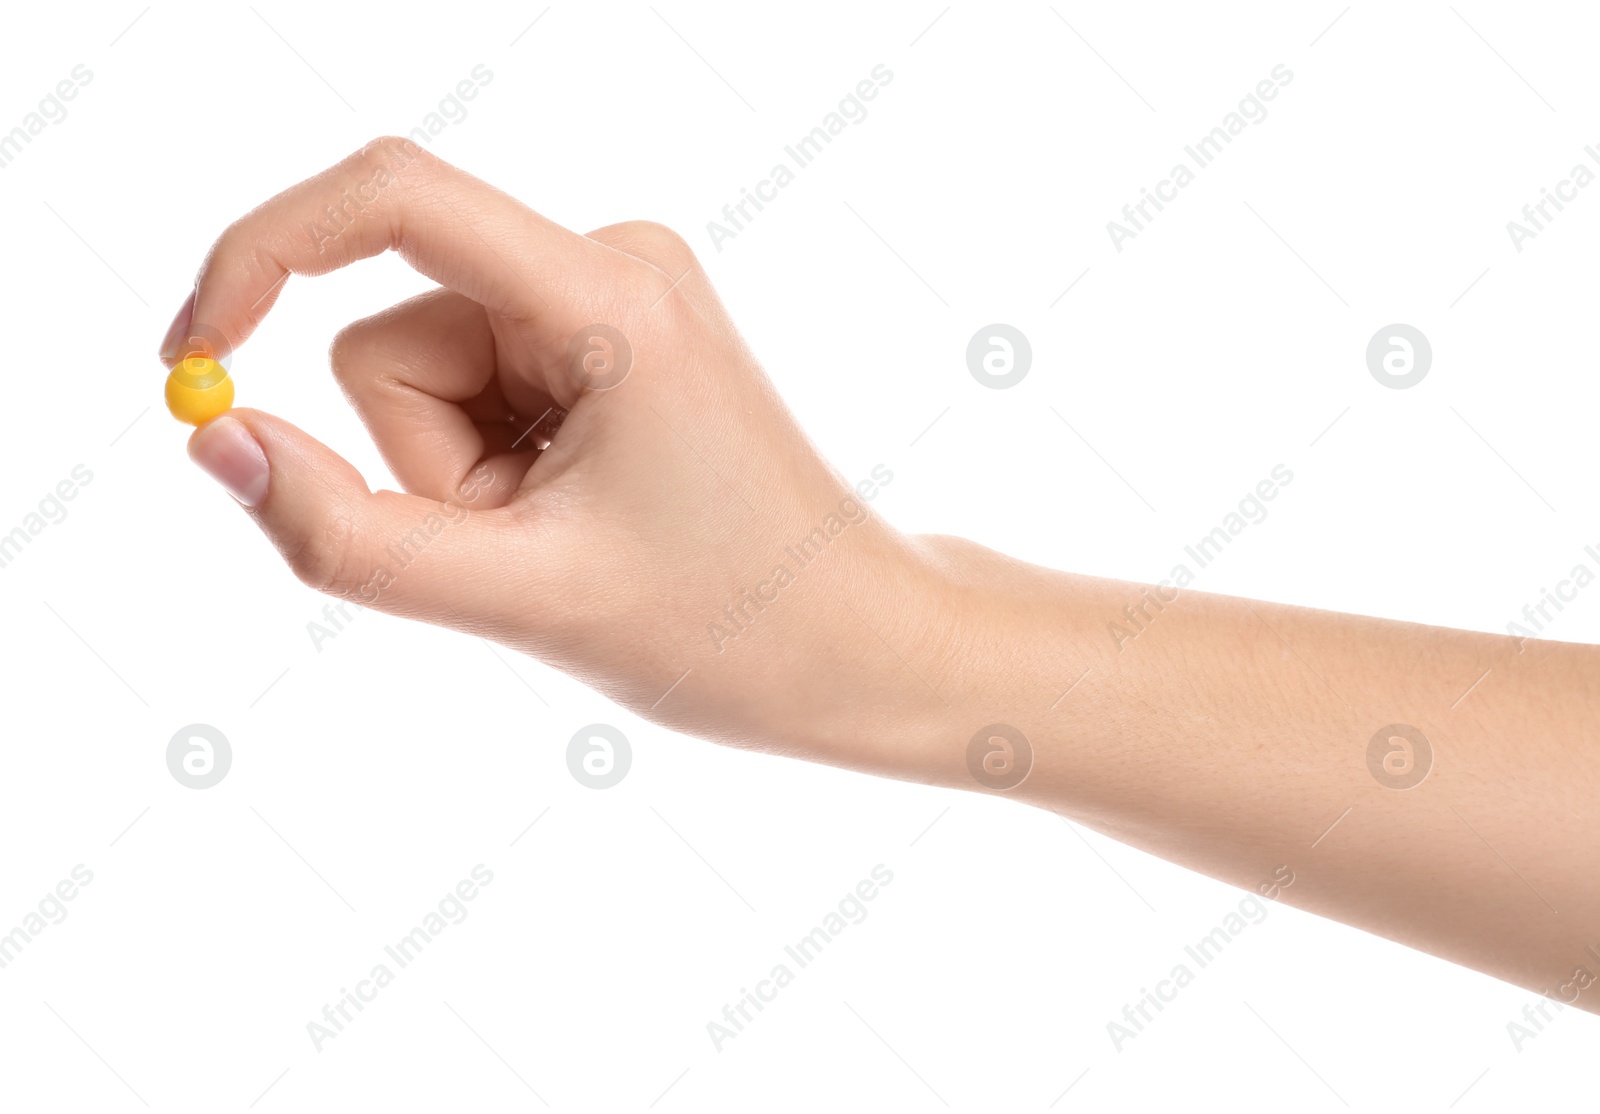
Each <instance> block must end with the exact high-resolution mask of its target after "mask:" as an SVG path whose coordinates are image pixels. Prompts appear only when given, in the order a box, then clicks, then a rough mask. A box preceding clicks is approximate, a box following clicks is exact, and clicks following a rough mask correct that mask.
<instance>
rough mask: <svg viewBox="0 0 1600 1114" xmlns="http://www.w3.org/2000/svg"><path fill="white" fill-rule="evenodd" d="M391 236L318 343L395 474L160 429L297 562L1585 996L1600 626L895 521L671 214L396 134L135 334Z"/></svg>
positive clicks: (193, 324)
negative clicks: (1166, 569) (1438, 610)
mask: <svg viewBox="0 0 1600 1114" xmlns="http://www.w3.org/2000/svg"><path fill="white" fill-rule="evenodd" d="M351 197H355V198H359V199H360V200H361V204H360V205H359V206H355V205H353V203H350V202H349V198H351ZM336 208H337V212H338V213H339V214H340V216H339V220H338V221H337V222H336V223H335V224H332V225H330V223H329V217H328V213H330V212H331V211H335V209H336ZM388 250H394V251H396V252H398V253H399V254H400V255H401V256H402V257H404V258H405V259H406V261H407V262H409V263H410V264H411V265H412V266H414V267H415V268H416V269H417V270H419V271H420V272H422V273H424V274H426V275H427V276H428V277H430V278H431V279H433V280H434V281H435V282H436V283H438V287H437V289H435V290H433V291H431V292H429V293H427V294H424V295H421V296H420V297H417V298H413V299H411V300H409V301H407V302H404V303H401V304H400V305H398V306H396V307H394V308H393V309H391V310H389V311H387V312H385V313H383V314H380V315H378V316H376V317H373V318H369V319H367V320H365V321H361V322H357V323H355V324H354V325H352V326H350V327H349V328H347V329H346V330H344V331H343V332H342V333H341V334H340V336H339V337H338V338H336V340H335V342H334V345H333V348H332V352H331V362H332V365H333V372H334V374H335V375H336V376H337V377H338V378H339V380H340V383H341V385H342V386H343V387H344V389H345V392H346V394H347V395H348V396H349V397H350V400H351V402H352V404H353V405H354V406H355V408H356V409H357V411H358V412H359V413H360V414H361V416H362V418H363V420H364V421H365V422H366V424H367V427H368V429H369V430H370V431H371V433H372V436H373V438H374V440H375V442H376V443H377V445H378V448H379V449H380V450H381V451H382V453H383V455H384V458H385V460H386V462H387V463H388V465H389V467H390V470H391V471H392V472H393V473H394V475H395V477H396V479H397V480H398V481H399V483H400V484H401V486H402V487H403V488H404V489H405V490H404V491H403V492H394V491H379V492H373V491H371V490H369V489H368V487H367V485H366V483H365V481H364V480H363V479H362V477H361V476H360V475H359V474H358V473H357V472H356V471H355V469H354V468H352V467H351V466H350V464H349V463H348V462H346V461H345V460H344V459H342V458H341V457H340V456H338V455H337V454H336V453H335V452H333V451H332V450H331V449H329V448H328V447H327V446H325V445H322V444H321V443H319V442H318V441H316V440H315V439H313V438H311V437H309V436H308V435H306V434H305V433H304V432H302V431H301V430H299V429H296V428H295V427H294V426H292V425H290V424H288V423H287V422H284V421H283V420H281V419H279V418H275V417H273V416H271V415H268V414H263V413H260V412H259V411H254V410H235V411H232V412H231V413H230V414H229V415H226V416H224V417H221V418H218V419H216V420H214V421H212V422H210V423H209V424H207V425H205V426H203V427H201V428H200V429H199V430H197V431H196V433H195V434H194V436H193V438H192V439H191V442H190V453H191V455H192V456H193V457H194V458H195V460H196V461H197V462H199V463H200V464H201V465H202V466H203V467H205V468H206V469H207V470H208V471H209V472H211V473H212V474H213V475H214V476H216V477H217V478H218V479H219V480H220V481H221V482H222V483H223V484H224V485H225V486H226V488H227V489H228V490H229V491H230V492H231V493H232V494H233V495H234V497H235V498H236V499H237V500H238V501H239V502H240V503H241V504H243V505H244V506H245V508H246V509H247V510H248V512H249V514H250V515H251V516H252V517H253V518H254V519H255V520H256V522H257V523H258V524H259V525H260V526H261V528H262V530H263V531H264V532H265V533H266V534H267V536H268V537H269V538H270V539H271V540H272V542H273V543H274V544H276V545H277V546H278V548H279V549H280V551H281V552H282V553H283V555H284V557H285V559H286V560H287V561H288V563H289V565H290V566H291V568H292V569H293V570H294V572H295V573H296V574H297V575H298V576H300V577H301V578H302V579H303V580H304V581H305V582H306V583H308V584H310V585H312V586H313V587H316V588H318V589H320V590H322V591H325V592H327V593H329V594H331V595H334V596H338V597H342V598H345V599H349V600H353V601H355V602H357V603H360V604H362V605H364V606H370V607H375V608H379V609H381V610H384V611H388V612H391V613H394V614H398V615H405V616H409V617H412V618H416V619H421V620H424V621H428V622H434V623H439V624H443V625H447V626H451V627H455V628H457V629H461V630H467V631H472V632H474V633H478V634H482V635H484V636H485V637H490V638H493V639H496V640H498V641H500V642H502V643H504V644H505V645H508V646H513V647H516V648H517V649H520V650H522V651H524V652H526V653H528V654H531V655H534V656H536V657H539V658H541V659H543V660H544V661H546V662H549V663H550V664H552V665H554V666H556V667H558V668H561V669H563V670H566V671H567V672H569V673H571V674H573V675H574V676H576V677H579V678H580V679H582V680H584V681H586V682H588V683H590V684H591V685H593V686H595V687H596V688H598V689H600V690H601V691H602V692H604V693H605V694H606V695H608V696H610V697H611V698H612V699H614V700H616V701H617V702H619V703H621V704H624V705H626V706H628V707H630V708H632V709H634V710H636V711H637V712H639V713H640V714H641V715H645V716H648V717H650V718H652V719H654V720H656V721H658V722H660V723H663V724H666V725H668V726H670V727H673V728H676V729H678V730H681V731H685V732H689V733H693V734H697V735H700V736H702V737H705V738H709V739H714V740H716V741H719V742H724V743H728V744H732V745H738V746H747V747H755V748H760V749H765V750H769V751H775V752H780V753H784V754H788V755H791V756H794V757H798V758H803V759H808V760H813V761H820V762H829V763H833V764H837V765H841V766H847V767H851V768H854V769H859V770H864V771H869V772H872V773H877V774H883V775H887V776H893V777H899V778H906V779H912V780H917V781H924V782H930V783H934V784H939V785H945V786H952V787H959V788H963V789H974V790H980V791H986V792H997V793H1005V794H1008V795H1010V796H1012V797H1015V798H1017V799H1019V800H1023V801H1027V802H1029V803H1032V804H1035V805H1038V806H1040V807H1043V808H1048V809H1053V810H1057V811H1059V812H1061V813H1063V814H1065V815H1068V816H1071V817H1074V818H1077V819H1079V820H1081V821H1083V822H1084V823H1086V824H1088V825H1090V826H1092V827H1095V828H1097V829H1099V830H1100V831H1103V832H1105V833H1107V834H1108V835H1111V836H1113V837H1115V838H1118V839H1121V840H1124V841H1126V842H1128V843H1130V844H1133V845H1135V846H1138V847H1142V848H1144V849H1146V850H1149V851H1151V852H1153V853H1155V854H1158V855H1161V856H1163V857H1165V858H1168V859H1170V860H1172V861H1174V862H1178V863H1182V864H1183V865H1185V866H1189V867H1192V868H1194V869H1195V870H1199V871H1203V872H1205V873H1207V874H1210V875H1213V876H1215V877H1217V878H1221V879H1224V880H1226V881H1229V882H1233V883H1236V884H1238V885H1240V886H1244V887H1247V888H1250V889H1252V890H1254V889H1256V888H1257V887H1258V886H1259V885H1261V884H1262V883H1263V882H1264V881H1266V880H1270V879H1271V878H1273V877H1274V875H1275V873H1276V872H1277V871H1278V870H1279V868H1281V867H1286V868H1288V869H1291V870H1292V871H1293V872H1294V874H1295V877H1296V881H1295V884H1294V886H1293V888H1292V889H1291V890H1288V891H1285V897H1286V898H1287V899H1288V900H1290V901H1293V902H1294V903H1296V904H1298V905H1301V906H1303V907H1304V908H1306V909H1309V910H1312V911H1314V912H1317V913H1321V914H1323V915H1325V916H1328V917H1332V918H1335V919H1338V920H1341V921H1345V922H1347V923H1350V924H1353V925H1357V926H1359V927H1361V928H1365V929H1367V930H1369V931H1372V932H1375V933H1378V934H1381V935H1383V936H1387V937H1389V938H1391V939H1394V940H1397V941H1400V942H1401V943H1404V944H1408V945H1410V946H1412V947H1416V948H1420V949H1422V950H1425V951H1429V952H1432V953H1434V954H1437V955H1440V956H1443V957H1445V958H1448V959H1452V960H1455V961H1457V962H1460V963H1463V964H1466V965H1469V966H1472V967H1475V968H1478V969H1480V970H1483V971H1486V972H1489V973H1491V974H1494V975H1497V976H1499V977H1501V978H1504V979H1508V980H1511V981H1513V982H1516V983H1519V984H1521V985H1523V986H1526V987H1528V988H1530V989H1532V990H1535V991H1538V992H1540V993H1545V994H1549V995H1550V996H1552V997H1556V998H1559V999H1561V1000H1563V1001H1567V1002H1575V1003H1576V1004H1578V1005H1581V1006H1583V1007H1584V1008H1587V1009H1591V1010H1596V1009H1600V1007H1597V1005H1596V1000H1597V999H1600V993H1590V994H1582V993H1581V992H1582V990H1584V989H1586V988H1587V987H1588V985H1589V983H1590V981H1592V978H1593V976H1592V975H1590V974H1589V972H1591V971H1593V972H1600V882H1597V878H1600V852H1597V850H1596V846H1597V843H1596V840H1595V839H1594V838H1593V834H1594V832H1595V830H1596V828H1597V821H1600V809H1597V807H1596V805H1595V803H1594V802H1595V800H1596V789H1597V788H1600V758H1597V748H1596V746H1595V742H1596V740H1595V732H1594V728H1593V726H1592V725H1593V723H1594V721H1595V715H1596V712H1597V711H1600V708H1597V704H1600V698H1597V693H1600V685H1597V682H1596V680H1595V677H1596V667H1597V665H1600V661H1597V657H1600V651H1597V650H1596V649H1595V648H1593V647H1585V646H1573V645H1562V644H1551V643H1530V644H1528V645H1526V646H1525V647H1519V646H1518V645H1517V644H1516V642H1515V641H1514V640H1510V639H1506V638H1500V637H1492V636H1487V635H1480V634H1466V633H1461V632H1456V631H1448V630H1438V629H1432V628H1426V627H1420V626H1412V625H1406V624H1402V623H1393V622H1383V621H1380V620H1376V619H1365V618H1356V617H1351V616H1344V615H1334V614H1328V613H1324V612H1316V611H1309V610H1304V609H1299V608H1292V607H1282V606H1276V605H1268V604H1261V603H1255V604H1252V603H1248V602H1245V601H1243V600H1235V599H1226V598H1222V597H1217V596H1207V595H1202V594H1200V593H1195V592H1190V591H1181V592H1179V593H1178V594H1177V595H1176V596H1174V595H1173V593H1172V591H1171V590H1163V591H1160V592H1150V591H1147V590H1146V589H1144V588H1142V587H1139V586H1136V585H1130V584H1124V583H1118V582H1110V581H1104V580H1094V579H1089V578H1084V577H1077V576H1071V575H1067V574H1064V573H1058V572H1051V571H1048V570H1045V569H1041V568H1037V567H1034V566H1030V565H1027V564H1024V563H1021V562H1018V561H1014V560H1011V559H1009V558H1006V557H1003V556H1000V555H998V554H995V553H993V552H991V551H988V550H985V549H983V548H982V547H980V546H977V545H974V544H972V543H968V542H963V541H960V540H957V539H948V538H918V537H908V536H906V535H903V534H901V533H899V532H897V531H896V530H894V529H893V528H892V527H891V526H890V525H889V524H887V523H886V522H884V521H883V520H882V519H881V518H879V517H878V516H876V515H874V514H873V513H872V512H871V510H870V507H869V504H870V501H871V499H872V497H873V492H874V490H875V485H876V484H879V483H883V482H887V481H885V480H883V479H882V478H859V479H857V480H856V481H855V482H851V481H848V480H846V479H845V478H844V477H841V476H839V475H838V474H837V473H836V472H835V471H834V470H833V469H832V468H830V467H829V466H828V464H827V463H826V462H825V461H824V460H822V458H821V457H820V456H819V455H818V453H817V452H816V450H815V449H814V448H813V446H812V445H811V444H810V442H809V441H808V440H807V439H806V437H805V435H804V433H803V432H802V431H801V430H800V429H799V427H798V426H797V424H796V423H795V421H794V419H793V417H792V416H791V415H790V414H789V412H788V411H787V409H786V408H785V407H784V406H783V404H782V402H781V401H780V400H779V398H778V396H777V394H776V392H775V391H774V390H773V388H772V386H771V384H770V383H769V382H768V380H767V379H766V377H765V375H764V374H763V372H762V370H761V368H760V365H759V364H758V363H757V361H756V359H755V357H754V355H753V354H752V353H751V352H750V351H749V350H748V348H747V347H746V346H745V345H744V343H743V342H742V340H741V339H740V337H739V335H738V332H737V330H736V329H735V328H734V326H733V324H732V322H731V321H729V320H728V318H727V315H726V313H725V311H724V310H723V308H722V306H721V303H720V302H719V301H718V299H717V297H716V294H715V292H714V291H713V290H712V288H711V285H710V282H709V280H708V279H707V277H706V275H705V273H704V271H703V270H702V269H701V268H700V267H699V265H698V263H697V262H696V260H695V258H694V256H693V254H692V252H690V251H689V249H688V248H687V246H686V245H685V244H684V243H683V241H682V240H681V239H680V238H678V237H677V236H675V235H674V234H672V233H671V232H669V231H667V230H666V229H663V228H661V227H660V226H658V225H651V224H646V223H631V224H622V225H614V226H611V227H609V228H604V229H600V230H597V231H595V232H592V233H590V234H588V235H587V236H578V235H575V234H573V233H571V232H569V231H567V230H565V229H563V228H560V227H559V226H557V225H555V224H553V223H552V222H550V221H548V220H546V219H545V218H543V217H541V216H539V215H538V214H536V213H534V212H533V211H531V210H529V209H527V208H526V207H524V206H522V205H520V204H519V203H517V202H516V201H514V200H513V199H511V198H509V197H507V196H506V195H505V194H503V193H500V192H499V191H496V190H494V189H492V188H490V187H489V186H487V185H485V184H484V183H482V182H479V181H477V180H476V179H474V178H471V177H470V176H469V175H466V174H463V173H462V172H460V171H459V170H456V169H455V168H453V167H450V166H448V165H447V164H444V163H442V162H440V161H439V160H438V159H436V158H435V157H433V156H432V155H430V154H428V153H427V152H426V151H421V150H418V149H417V148H416V147H415V146H414V145H410V144H408V143H407V141H405V140H399V139H391V140H383V141H379V142H376V143H374V144H371V145H369V146H368V147H366V148H363V149H362V150H361V151H359V152H357V153H356V154H354V155H352V156H351V157H350V158H349V159H347V160H345V161H344V162H341V163H340V164H338V165H337V166H335V167H332V168H330V169H329V170H327V171H325V172H323V173H322V174H319V175H317V176H316V177H314V178H311V179H309V180H307V181H305V182H302V183H300V184H299V185H296V186H294V187H292V188H291V189H289V190H287V191H285V192H284V193H282V194H280V195H279V196H278V197H275V198H273V199H272V200H270V201H268V202H267V203H266V204H264V205H263V206H261V207H260V208H258V209H256V210H253V211H252V212H251V213H249V214H248V215H246V216H245V217H243V218H241V219H240V220H239V221H238V222H236V223H235V224H234V225H232V226H231V227H230V228H229V229H228V230H227V231H226V232H225V233H224V234H223V236H222V238H221V239H220V240H219V241H218V242H217V244H216V246H215V247H214V248H213V250H212V252H211V254H210V256H209V257H208V258H207V260H206V262H205V265H204V266H203V267H202V269H201V272H200V275H199V278H198V280H197V285H196V292H195V295H194V297H193V299H192V301H191V302H190V303H187V304H186V305H185V308H184V309H183V310H181V311H180V313H179V317H178V320H176V321H175V322H174V325H173V330H172V333H171V335H169V337H168V338H167V342H166V344H165V345H164V349H163V358H164V360H165V361H166V362H167V363H168V364H169V366H170V365H171V363H172V362H174V361H175V360H176V359H177V358H180V357H181V356H182V355H184V354H186V352H187V350H188V349H189V348H190V347H192V344H191V338H195V337H198V338H199V339H200V341H203V342H204V343H205V344H206V346H207V347H208V348H210V349H212V350H215V351H217V352H218V354H222V353H225V352H227V351H231V350H232V349H233V348H234V347H236V346H237V345H238V344H240V343H242V342H243V341H244V340H245V339H246V338H247V337H248V336H249V335H250V333H251V332H252V331H253V330H254V329H255V328H257V327H258V325H259V324H260V323H261V320H262V319H263V317H264V316H265V315H266V313H267V312H268V310H269V309H270V307H271V306H272V304H273V301H274V300H275V298H276V297H277V296H278V295H279V293H280V292H281V290H282V289H283V283H284V280H285V279H287V278H288V277H289V276H290V275H291V274H299V275H315V274H321V273H325V272H327V271H329V270H332V269H334V268H337V267H342V266H345V265H348V264H350V263H353V262H355V261H357V260H360V259H364V258H367V257H370V256H373V255H377V254H380V253H382V252H384V251H388ZM241 393H242V394H244V393H247V388H245V387H241ZM1124 609H1130V610H1131V611H1134V612H1137V614H1138V616H1139V619H1138V629H1139V633H1138V636H1137V637H1136V638H1126V637H1122V635H1121V634H1119V633H1118V632H1117V631H1116V630H1115V629H1114V628H1113V626H1112V624H1114V623H1115V624H1122V625H1124V630H1126V629H1127V627H1126V624H1129V623H1131V622H1132V621H1133V620H1132V619H1131V618H1130V615H1129V611H1125V610H1124ZM1374 740H1375V741H1374Z"/></svg>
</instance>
